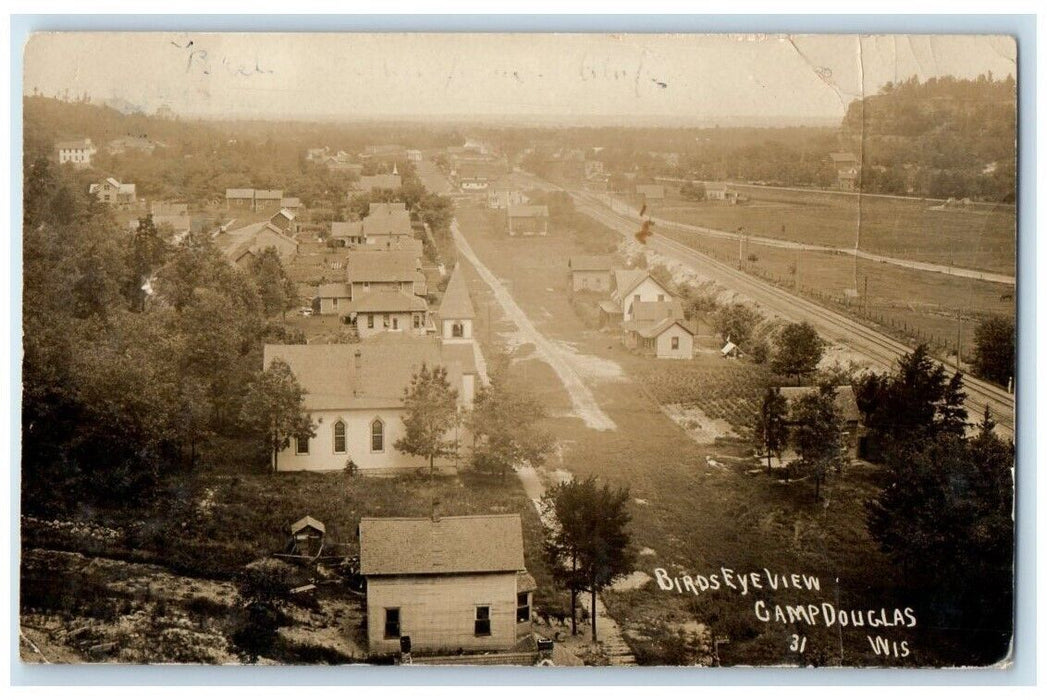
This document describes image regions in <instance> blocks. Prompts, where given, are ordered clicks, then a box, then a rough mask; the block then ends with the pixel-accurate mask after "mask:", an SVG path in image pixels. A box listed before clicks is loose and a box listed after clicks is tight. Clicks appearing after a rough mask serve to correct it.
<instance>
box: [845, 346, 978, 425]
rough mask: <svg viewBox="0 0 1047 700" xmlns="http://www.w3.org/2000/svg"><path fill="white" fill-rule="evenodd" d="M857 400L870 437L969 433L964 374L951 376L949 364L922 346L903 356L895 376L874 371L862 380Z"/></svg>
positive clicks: (856, 393)
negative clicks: (945, 365)
mask: <svg viewBox="0 0 1047 700" xmlns="http://www.w3.org/2000/svg"><path fill="white" fill-rule="evenodd" d="M855 398H856V400H857V402H858V408H859V409H860V410H861V412H862V414H863V416H864V418H865V425H866V427H867V428H868V429H869V434H870V438H873V440H874V441H876V442H880V443H883V445H884V446H887V445H889V444H890V443H901V442H907V441H913V440H922V439H927V438H934V437H935V436H937V435H938V434H941V433H949V434H954V435H963V433H964V431H965V430H966V427H967V410H966V409H965V408H964V407H963V402H964V399H965V398H966V395H965V394H964V392H963V375H961V374H960V373H958V372H957V373H955V374H954V375H953V376H952V377H951V378H947V374H946V371H945V367H944V366H943V365H942V364H941V363H939V362H935V361H934V360H933V359H932V358H931V357H930V355H929V354H928V352H927V346H926V345H920V346H918V347H917V348H916V349H915V350H913V351H912V352H911V353H908V354H906V355H903V356H902V357H901V358H899V359H898V367H897V369H896V370H895V372H894V373H893V374H876V373H870V374H866V375H865V376H863V377H862V378H861V379H859V380H858V382H857V387H856V391H855Z"/></svg>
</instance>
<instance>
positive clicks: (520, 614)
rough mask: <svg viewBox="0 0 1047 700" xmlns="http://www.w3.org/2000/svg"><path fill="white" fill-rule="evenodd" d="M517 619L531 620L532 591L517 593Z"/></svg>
mask: <svg viewBox="0 0 1047 700" xmlns="http://www.w3.org/2000/svg"><path fill="white" fill-rule="evenodd" d="M516 621H517V622H530V621H531V594H530V593H517V594H516Z"/></svg>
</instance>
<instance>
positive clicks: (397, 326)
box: [393, 316, 400, 331]
mask: <svg viewBox="0 0 1047 700" xmlns="http://www.w3.org/2000/svg"><path fill="white" fill-rule="evenodd" d="M393 330H394V331H398V330H400V317H399V316H393Z"/></svg>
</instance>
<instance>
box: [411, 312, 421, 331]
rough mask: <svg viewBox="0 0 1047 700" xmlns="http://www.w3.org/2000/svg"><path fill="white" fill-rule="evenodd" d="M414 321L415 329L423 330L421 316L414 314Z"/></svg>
mask: <svg viewBox="0 0 1047 700" xmlns="http://www.w3.org/2000/svg"><path fill="white" fill-rule="evenodd" d="M412 319H413V321H414V327H415V328H421V327H422V317H421V316H419V315H418V314H414V315H413V316H412Z"/></svg>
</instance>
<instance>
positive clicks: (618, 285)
mask: <svg viewBox="0 0 1047 700" xmlns="http://www.w3.org/2000/svg"><path fill="white" fill-rule="evenodd" d="M648 279H650V280H651V281H652V282H654V283H655V284H656V285H658V287H659V288H660V289H661V290H662V291H663V292H665V293H666V295H670V292H669V290H668V289H666V288H665V285H664V284H662V283H661V282H659V281H658V280H656V279H655V278H654V277H651V273H649V272H647V271H646V270H615V271H614V286H615V293H616V294H617V295H618V298H619V299H624V298H625V297H626V296H628V295H629V294H630V293H631V292H632V291H633V290H634V289H636V288H637V287H639V286H640V285H641V284H643V282H644V281H645V280H648Z"/></svg>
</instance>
